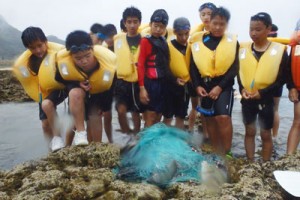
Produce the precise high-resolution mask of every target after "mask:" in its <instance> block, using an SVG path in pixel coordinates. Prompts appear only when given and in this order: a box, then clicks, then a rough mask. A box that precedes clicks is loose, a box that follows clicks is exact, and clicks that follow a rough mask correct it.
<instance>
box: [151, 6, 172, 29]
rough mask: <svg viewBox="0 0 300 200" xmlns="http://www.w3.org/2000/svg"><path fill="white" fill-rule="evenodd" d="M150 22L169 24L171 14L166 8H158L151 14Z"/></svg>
mask: <svg viewBox="0 0 300 200" xmlns="http://www.w3.org/2000/svg"><path fill="white" fill-rule="evenodd" d="M150 22H151V23H152V22H161V23H162V24H164V25H168V22H169V15H168V13H167V11H166V10H164V9H157V10H155V11H154V12H153V14H152V15H151V18H150Z"/></svg>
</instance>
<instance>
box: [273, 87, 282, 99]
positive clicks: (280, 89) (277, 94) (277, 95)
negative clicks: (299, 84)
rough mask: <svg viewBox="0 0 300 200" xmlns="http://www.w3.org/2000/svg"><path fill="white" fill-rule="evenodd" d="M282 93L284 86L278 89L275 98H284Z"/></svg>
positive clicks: (274, 94)
mask: <svg viewBox="0 0 300 200" xmlns="http://www.w3.org/2000/svg"><path fill="white" fill-rule="evenodd" d="M282 91H283V86H281V87H280V88H278V89H276V90H275V91H274V93H273V96H274V97H281V96H282Z"/></svg>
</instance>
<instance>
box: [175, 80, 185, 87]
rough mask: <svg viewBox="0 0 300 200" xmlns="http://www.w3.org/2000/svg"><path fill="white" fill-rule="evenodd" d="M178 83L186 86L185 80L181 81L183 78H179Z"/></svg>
mask: <svg viewBox="0 0 300 200" xmlns="http://www.w3.org/2000/svg"><path fill="white" fill-rule="evenodd" d="M176 82H177V84H178V85H181V86H182V85H184V84H185V82H184V80H183V79H181V78H177V79H176Z"/></svg>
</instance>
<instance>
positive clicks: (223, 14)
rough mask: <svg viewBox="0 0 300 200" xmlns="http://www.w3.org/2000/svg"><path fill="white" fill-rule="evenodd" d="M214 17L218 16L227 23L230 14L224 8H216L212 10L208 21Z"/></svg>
mask: <svg viewBox="0 0 300 200" xmlns="http://www.w3.org/2000/svg"><path fill="white" fill-rule="evenodd" d="M216 16H220V17H221V18H224V19H225V20H226V22H229V20H230V12H229V11H228V10H227V9H226V8H224V7H218V8H216V9H215V10H213V11H212V13H211V16H210V19H211V20H212V19H213V18H215V17H216Z"/></svg>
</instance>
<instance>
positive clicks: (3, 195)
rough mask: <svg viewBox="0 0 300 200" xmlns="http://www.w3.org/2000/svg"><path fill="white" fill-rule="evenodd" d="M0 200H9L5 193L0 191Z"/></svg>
mask: <svg viewBox="0 0 300 200" xmlns="http://www.w3.org/2000/svg"><path fill="white" fill-rule="evenodd" d="M0 199H1V200H10V199H11V198H10V197H9V196H8V195H7V194H6V192H1V191H0Z"/></svg>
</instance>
